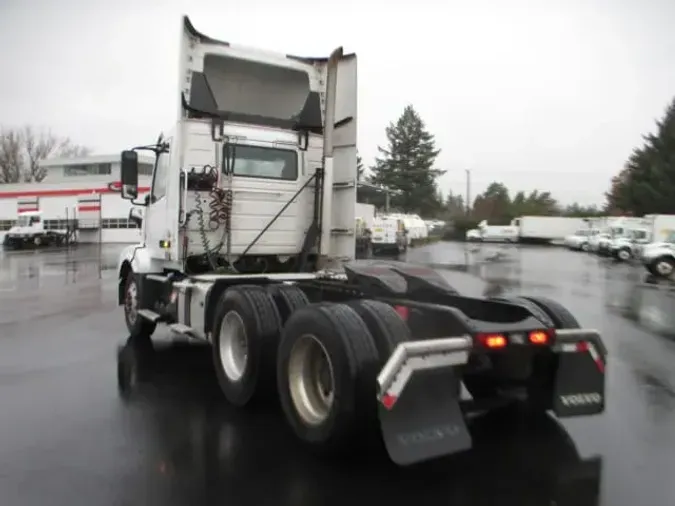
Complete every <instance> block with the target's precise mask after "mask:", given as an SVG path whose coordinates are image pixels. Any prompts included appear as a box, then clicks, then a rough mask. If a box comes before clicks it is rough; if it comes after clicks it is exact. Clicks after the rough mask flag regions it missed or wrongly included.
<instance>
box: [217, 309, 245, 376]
mask: <svg viewBox="0 0 675 506" xmlns="http://www.w3.org/2000/svg"><path fill="white" fill-rule="evenodd" d="M218 351H219V353H220V363H221V364H222V366H223V372H224V373H225V375H226V376H227V377H228V379H230V381H239V380H240V379H241V378H242V376H243V375H244V371H245V370H246V365H247V364H248V337H247V335H246V327H244V321H243V320H242V318H241V316H239V313H237V312H236V311H229V312H228V313H227V314H225V316H224V317H223V321H222V322H221V324H220V339H219V350H218Z"/></svg>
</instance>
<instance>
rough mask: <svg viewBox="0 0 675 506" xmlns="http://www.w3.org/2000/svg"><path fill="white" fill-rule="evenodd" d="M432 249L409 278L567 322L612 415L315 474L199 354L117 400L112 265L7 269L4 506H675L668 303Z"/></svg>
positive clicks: (627, 283)
mask: <svg viewBox="0 0 675 506" xmlns="http://www.w3.org/2000/svg"><path fill="white" fill-rule="evenodd" d="M471 248H472V249H476V251H465V249H464V246H463V245H461V244H450V243H441V244H437V245H433V246H429V247H426V248H420V249H416V250H413V251H411V252H410V253H409V256H408V260H410V261H416V262H420V263H427V264H432V265H436V266H437V267H443V268H446V269H447V270H445V271H444V273H445V275H446V276H447V277H448V279H449V280H450V282H451V283H452V284H453V285H454V286H455V287H456V288H457V289H459V290H460V291H462V292H464V293H467V294H472V295H481V294H485V295H497V294H500V293H501V294H504V293H520V294H532V295H534V294H540V295H546V296H548V297H551V298H554V299H557V300H558V301H560V302H562V303H563V304H565V305H566V306H567V307H568V308H569V309H570V310H571V311H572V312H573V313H574V314H575V316H576V317H577V318H578V319H579V321H580V322H581V323H582V325H583V326H586V327H590V328H595V329H598V330H600V331H601V332H602V334H603V337H604V340H605V344H606V345H607V348H608V350H609V357H608V372H607V374H608V376H607V381H608V384H607V396H608V402H607V411H606V413H605V414H603V415H601V416H596V417H591V418H583V419H574V420H567V421H565V422H563V423H562V424H558V423H557V422H555V421H554V420H553V419H550V418H545V419H542V420H539V421H538V422H536V423H530V424H524V423H523V422H520V421H518V419H517V417H516V416H515V415H513V414H512V413H510V412H509V411H508V410H506V411H504V412H498V413H495V414H491V415H487V416H484V417H479V418H476V419H474V420H473V421H472V422H471V430H472V432H473V435H474V446H475V447H474V449H472V450H471V451H469V452H466V453H463V454H460V455H455V456H452V457H449V458H445V459H441V460H438V461H435V462H432V463H429V464H423V465H420V466H417V467H413V468H407V469H406V468H397V467H395V466H394V465H393V464H391V463H390V462H389V461H388V460H387V457H386V456H385V455H384V454H383V452H382V451H379V450H377V449H373V451H372V452H371V453H370V454H368V455H359V456H358V457H357V458H354V457H352V458H351V459H348V460H343V461H326V460H321V459H319V458H317V457H314V456H312V455H310V454H308V453H307V452H306V451H305V450H304V448H301V447H299V445H298V444H297V443H296V442H295V440H294V439H293V437H292V435H291V433H290V431H289V430H287V429H286V427H285V425H284V422H283V420H282V418H281V415H280V412H279V408H278V407H276V406H269V407H265V408H258V409H257V410H253V411H250V412H249V411H239V410H233V409H231V408H229V407H228V406H227V405H226V403H225V402H224V401H223V400H222V398H221V396H220V395H219V393H218V390H217V386H216V383H215V379H214V377H213V372H212V369H211V362H210V356H209V350H208V349H207V348H206V347H204V346H198V345H194V344H190V345H188V344H186V343H184V342H181V341H170V340H168V339H166V338H165V339H162V336H164V337H166V334H165V333H164V331H159V332H158V336H159V337H160V341H161V342H158V343H157V345H156V352H155V354H154V355H153V357H152V360H151V362H152V363H151V364H149V365H148V367H147V370H148V377H147V378H146V380H147V381H146V384H145V385H144V386H143V388H141V389H139V390H138V391H137V392H136V393H135V395H134V396H132V397H131V398H129V399H127V400H123V399H121V398H120V396H119V395H118V391H117V384H116V360H115V356H116V349H117V347H118V345H120V344H123V343H124V342H125V337H126V336H125V332H124V323H123V317H122V312H121V309H120V308H118V307H117V306H116V305H115V303H116V300H115V297H116V294H115V288H116V287H115V272H114V271H115V266H116V259H117V251H118V250H119V248H115V247H106V248H105V249H104V250H103V251H99V250H97V248H96V247H91V248H85V247H82V248H81V249H79V250H77V251H74V252H71V253H65V252H41V253H30V252H29V253H24V252H17V253H7V254H4V255H2V254H0V402H1V409H0V504H2V506H14V505H21V506H32V505H36V506H38V505H39V506H45V505H50V506H51V505H55V506H56V505H67V506H72V505H76V504H88V505H92V506H93V505H97V506H98V505H155V504H157V505H163V506H173V505H199V504H209V505H215V504H223V505H225V504H227V505H231V506H239V505H252V506H261V505H266V504H275V505H298V506H301V505H320V504H321V505H323V504H345V503H347V504H355V505H360V504H373V505H374V504H378V505H379V504H388V503H392V502H395V503H396V504H410V503H413V504H417V505H421V504H424V505H427V504H429V505H432V504H433V505H436V504H462V505H476V504H480V505H492V504H509V505H511V504H513V505H546V506H552V505H557V506H562V505H570V506H571V505H574V506H583V505H596V504H602V505H626V506H628V505H631V506H632V505H636V504H641V505H643V506H652V505H653V506H663V505H668V504H675V480H673V479H672V476H673V472H674V471H673V470H674V469H675V340H674V338H673V335H672V334H673V332H674V331H675V291H670V290H668V289H667V288H665V287H660V286H652V285H646V286H643V285H641V284H640V283H639V282H640V280H641V279H642V277H643V272H642V269H641V268H639V267H637V268H635V267H631V266H628V265H615V264H613V263H612V262H608V261H605V260H603V259H599V258H596V257H593V256H589V255H586V254H582V253H574V252H568V251H565V250H562V249H557V248H518V247H500V246H487V245H486V246H482V247H480V248H475V247H471Z"/></svg>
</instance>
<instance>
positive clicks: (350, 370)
mask: <svg viewBox="0 0 675 506" xmlns="http://www.w3.org/2000/svg"><path fill="white" fill-rule="evenodd" d="M310 349H311V350H312V352H310V351H309V350H310ZM304 352H306V353H304ZM312 353H314V354H312ZM310 357H313V358H314V360H311V358H310ZM326 358H327V360H326ZM319 363H322V364H323V365H324V368H323V369H322V370H323V371H328V372H327V373H326V375H324V376H321V374H320V373H318V372H317V373H316V376H317V377H319V376H321V378H322V380H323V379H324V378H326V376H328V378H327V379H325V381H326V382H327V383H329V384H330V389H326V390H328V393H327V392H326V391H324V392H318V390H319V388H316V389H314V388H313V387H312V385H314V384H316V383H318V382H319V381H317V382H316V383H315V382H313V381H311V380H309V378H308V376H309V374H310V372H311V371H316V370H318V369H319V365H317V364H319ZM378 366H379V357H378V351H377V348H376V346H375V342H374V340H373V337H372V335H371V333H370V332H369V331H368V327H367V325H366V324H365V323H364V322H363V320H362V319H361V318H360V317H359V315H358V313H357V312H356V311H354V309H352V308H351V307H349V306H348V305H346V304H313V305H311V306H307V307H305V308H303V309H300V310H298V311H296V312H295V313H293V314H292V315H291V317H290V318H289V320H288V322H287V323H286V326H285V327H284V330H283V334H282V338H281V343H280V345H279V350H278V355H277V385H278V392H279V399H280V402H281V407H282V410H283V412H284V415H285V417H286V420H287V422H288V424H289V425H290V427H291V429H292V431H293V432H294V433H295V435H296V436H297V437H298V438H299V439H300V440H301V441H303V442H304V443H306V444H308V445H309V446H310V447H311V448H312V449H314V450H316V451H319V452H321V453H331V454H335V453H341V452H343V451H345V450H347V449H348V448H350V447H351V446H352V445H353V443H356V442H358V441H359V440H360V437H361V436H364V435H367V434H368V431H369V430H370V428H371V427H372V425H371V423H369V422H371V421H373V420H375V419H376V417H377V403H376V377H377V374H378ZM302 378H304V379H305V380H307V381H304V382H303V381H300V380H301V379H302ZM302 385H307V386H308V387H307V388H303V387H302ZM303 394H304V395H303ZM331 395H332V397H331ZM320 396H323V397H325V398H324V399H319V397H320ZM331 398H332V401H331V400H326V399H331ZM305 400H307V402H303V401H305ZM309 404H313V406H314V407H316V406H317V405H319V404H321V406H322V410H321V411H319V410H318V409H310V408H307V407H306V406H307V405H309Z"/></svg>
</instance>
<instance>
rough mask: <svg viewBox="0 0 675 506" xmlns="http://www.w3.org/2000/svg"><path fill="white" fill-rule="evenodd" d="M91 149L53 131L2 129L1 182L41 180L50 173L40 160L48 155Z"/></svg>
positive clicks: (68, 154) (70, 154) (69, 155)
mask: <svg viewBox="0 0 675 506" xmlns="http://www.w3.org/2000/svg"><path fill="white" fill-rule="evenodd" d="M89 152H90V150H89V149H88V148H86V147H84V146H80V145H78V144H75V143H74V142H73V141H72V140H71V139H69V138H67V137H57V136H55V135H54V134H52V132H51V131H50V130H45V129H37V130H36V129H35V128H33V127H31V126H25V127H23V128H3V129H1V130H0V183H18V182H20V181H22V180H23V181H26V182H39V181H42V180H43V179H44V178H45V176H46V175H47V171H46V170H45V168H44V167H41V166H40V162H41V161H42V160H45V159H47V158H54V157H56V158H74V157H77V156H85V155H87V154H89Z"/></svg>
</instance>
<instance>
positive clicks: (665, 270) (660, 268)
mask: <svg viewBox="0 0 675 506" xmlns="http://www.w3.org/2000/svg"><path fill="white" fill-rule="evenodd" d="M656 272H658V273H659V274H661V275H662V276H670V275H671V274H672V272H673V266H672V265H671V264H670V262H658V263H657V264H656Z"/></svg>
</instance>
